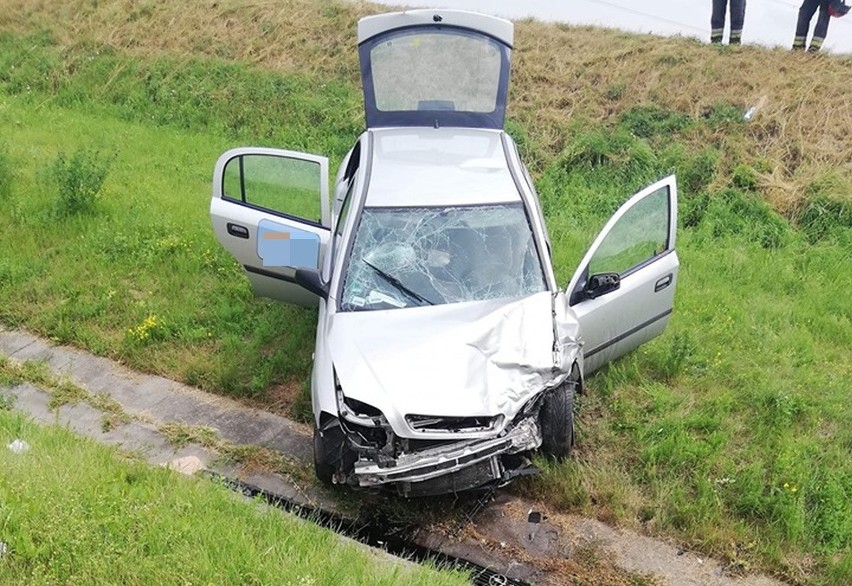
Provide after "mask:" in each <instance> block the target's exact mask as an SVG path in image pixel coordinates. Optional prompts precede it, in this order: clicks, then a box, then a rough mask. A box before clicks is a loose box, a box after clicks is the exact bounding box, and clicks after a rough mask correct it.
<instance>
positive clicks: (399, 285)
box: [361, 259, 435, 305]
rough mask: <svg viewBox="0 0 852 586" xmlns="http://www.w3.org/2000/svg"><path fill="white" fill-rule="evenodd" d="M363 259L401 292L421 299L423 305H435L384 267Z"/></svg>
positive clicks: (418, 299)
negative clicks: (381, 267)
mask: <svg viewBox="0 0 852 586" xmlns="http://www.w3.org/2000/svg"><path fill="white" fill-rule="evenodd" d="M361 260H362V262H363V263H364V264H365V265H367V266H368V267H370V268H371V269H373V270H374V271H376V273H377V274H378V275H379V276H380V277H381V278H383V279H384V280H385V281H387V282H388V283H390V284H391V285H393V286H394V287H396V289H397V290H398V291H401V292H403V293H405V294H406V295H408V296H409V297H411V298H412V299H415V300H417V301H419V302H420V304H421V305H422V304H423V303H427V304H429V305H435V304H434V303H432V302H431V301H429V300H428V299H426V298H425V297H423V296H422V295H420V294H419V293H416V292H414V291H412V290H411V289H409V288H408V287H406V286H405V285H403V284H402V281H400V280H399V279H397V278H396V277H394V276H392V275H389V274H388V273H386V272H385V271H383V270H382V269H380V268H379V267H377V266H376V265H374V264H373V263H371V262H370V261H368V260H364V259H361Z"/></svg>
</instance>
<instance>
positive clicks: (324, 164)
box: [210, 148, 330, 306]
mask: <svg viewBox="0 0 852 586" xmlns="http://www.w3.org/2000/svg"><path fill="white" fill-rule="evenodd" d="M210 219H211V221H212V222H213V231H214V232H215V233H216V238H217V239H218V240H219V242H220V243H221V244H222V246H224V247H225V248H226V249H227V250H228V251H229V252H230V253H231V254H232V255H233V256H234V258H235V259H236V260H237V262H239V263H240V264H241V265H242V266H243V268H244V269H245V271H246V275H247V276H248V278H249V281H251V285H252V288H253V289H254V293H255V295H257V296H259V297H271V298H273V299H278V300H281V301H285V302H288V303H293V304H296V305H304V306H313V305H316V304H317V297H316V295H314V294H313V293H310V292H308V291H307V290H306V289H304V288H302V286H300V285H298V284H296V281H295V278H294V275H295V272H296V269H297V268H310V269H316V270H319V269H320V267H322V259H323V256H324V254H325V251H326V248H327V244H328V240H329V234H330V231H329V228H328V226H329V224H330V216H329V204H328V159H326V158H325V157H318V156H316V155H308V154H304V153H295V152H291V151H283V150H278V149H268V148H239V149H233V150H230V151H228V152H226V153H225V154H223V155H222V156H221V157H219V160H218V161H217V163H216V168H215V170H214V171H213V197H212V199H211V201H210Z"/></svg>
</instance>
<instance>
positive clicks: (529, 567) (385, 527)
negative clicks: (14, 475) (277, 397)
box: [0, 329, 782, 586]
mask: <svg viewBox="0 0 852 586" xmlns="http://www.w3.org/2000/svg"><path fill="white" fill-rule="evenodd" d="M0 356H6V357H11V358H12V360H13V361H15V362H14V364H18V365H21V364H29V365H30V366H31V367H33V365H40V366H38V368H39V369H40V372H41V374H40V377H39V380H38V381H37V382H38V385H37V386H35V385H33V384H30V382H36V381H30V382H23V383H22V384H18V385H16V386H13V387H11V388H6V389H3V388H0V391H1V392H2V393H3V394H4V395H5V394H11V395H12V396H13V397H14V407H13V408H14V409H15V410H16V411H21V412H24V413H26V414H28V415H29V416H30V417H32V418H33V419H34V420H35V421H36V422H39V423H43V424H45V425H52V424H60V425H63V426H67V427H68V428H70V429H71V430H72V431H75V432H77V433H79V434H81V435H85V436H89V437H92V438H94V439H96V440H97V441H99V442H101V443H105V444H111V445H116V446H119V447H120V448H122V449H125V450H130V451H133V452H134V453H141V454H142V455H143V457H145V459H146V460H147V461H149V462H151V463H152V464H155V465H167V466H170V467H172V468H175V469H178V470H181V471H183V472H189V473H192V472H194V471H197V470H198V469H199V468H200V469H205V470H207V472H205V474H207V475H208V476H212V477H215V478H217V479H219V480H221V481H222V482H225V483H226V484H228V485H229V486H230V487H231V488H233V489H234V490H236V491H238V492H241V493H243V494H246V495H249V496H253V497H259V498H261V499H263V500H265V501H266V502H268V503H269V504H271V505H273V506H275V507H279V508H281V509H284V510H287V511H290V512H292V513H294V514H298V515H300V516H302V517H304V518H306V519H310V520H312V521H315V522H317V523H319V524H321V525H323V526H326V527H329V528H333V529H336V530H339V531H340V532H341V533H342V534H343V535H346V536H348V537H351V538H354V539H356V540H358V541H360V542H362V543H365V544H367V545H370V546H374V547H380V548H381V549H383V550H385V551H387V552H389V553H391V554H395V555H398V556H400V557H404V558H407V559H411V560H415V561H427V560H429V561H431V562H432V563H435V564H438V565H450V566H453V565H454V566H456V567H459V568H461V569H463V570H466V571H469V572H470V574H471V576H472V577H473V581H474V583H475V584H487V585H488V586H497V585H501V584H506V585H509V584H576V583H586V584H610V585H613V586H619V585H622V584H624V585H628V584H649V585H650V584H677V585H679V586H681V585H682V586H703V585H710V584H713V585H720V586H779V585H780V584H782V583H781V582H778V581H776V580H773V579H770V578H768V577H766V576H746V577H733V576H730V575H728V574H727V573H726V571H725V568H724V566H723V565H722V564H720V563H718V562H716V561H714V560H708V559H705V558H703V556H701V555H700V554H696V553H693V552H688V551H687V552H684V550H683V549H681V548H678V547H676V546H675V545H671V544H666V543H662V542H660V541H657V540H654V539H651V538H649V537H645V536H642V535H638V534H636V533H632V532H630V531H626V530H616V529H613V528H611V527H608V526H606V525H604V524H603V523H600V522H597V521H595V520H593V519H586V518H583V517H578V516H574V515H566V514H562V513H558V512H554V511H548V510H547V509H546V508H543V507H542V506H541V505H540V504H538V503H532V502H528V501H523V500H522V499H519V498H518V497H515V496H513V495H511V494H509V493H508V492H506V491H504V490H501V491H498V492H497V493H496V494H495V495H494V497H495V498H494V499H493V500H490V499H489V500H488V501H487V502H486V500H485V499H480V500H479V501H473V500H472V499H471V498H467V499H461V500H460V502H461V503H462V505H470V504H471V503H473V505H472V508H471V510H472V511H473V512H474V514H464V513H465V512H464V511H460V505H459V504H458V503H452V502H451V499H450V500H447V501H443V502H441V501H437V502H438V504H437V505H436V504H432V505H427V504H426V503H424V502H418V503H417V508H418V513H417V514H418V517H417V518H416V519H415V520H416V521H417V522H418V523H420V522H421V521H422V519H421V517H422V516H423V514H422V509H429V507H431V513H432V517H433V519H432V520H433V523H426V524H425V526H424V525H415V524H414V523H413V520H411V521H409V522H405V519H403V520H402V521H400V522H396V521H393V522H387V521H384V520H383V519H384V516H383V514H382V512H381V510H382V507H383V506H384V505H388V506H390V507H393V506H394V501H393V500H392V499H384V498H382V497H368V496H367V495H364V494H358V495H354V498H353V495H352V493H345V494H344V493H338V494H337V495H334V494H331V493H329V492H327V491H325V490H324V489H322V488H320V487H318V486H317V485H316V483H315V482H313V480H312V471H311V467H310V462H311V457H312V453H311V452H312V451H311V441H310V430H309V428H307V426H304V425H301V424H297V423H294V422H292V421H289V420H287V419H285V418H283V417H280V416H277V415H274V414H272V413H269V412H265V411H260V410H257V409H251V408H248V407H245V406H242V405H240V404H238V403H235V402H234V401H231V400H228V399H225V398H222V397H217V396H214V395H210V394H208V393H203V392H200V391H198V390H196V389H193V388H191V387H187V386H185V385H182V384H179V383H176V382H174V381H171V380H168V379H165V378H162V377H157V376H150V375H142V374H139V373H136V372H133V371H130V370H128V369H126V368H124V367H122V366H120V365H118V364H116V363H114V362H112V361H110V360H107V359H105V358H99V357H96V356H92V355H90V354H88V353H86V352H82V351H80V350H76V349H73V348H66V347H55V346H52V345H50V344H49V343H47V342H46V341H44V340H42V339H40V338H37V337H35V336H32V335H30V334H27V333H25V332H15V331H4V330H2V329H0ZM24 380H25V377H24ZM51 380H53V381H54V382H55V385H54V386H55V388H54V389H53V391H51V389H50V388H48V387H50V384H51V383H50V381H51ZM60 382H61V383H62V384H59V383H60ZM69 382H70V383H71V384H72V385H76V388H77V391H76V393H75V395H74V396H75V399H74V401H66V402H64V403H63V401H57V394H56V393H57V392H60V391H61V390H62V389H65V391H66V392H67V387H68V383H69ZM57 405H59V406H57ZM258 451H260V452H258ZM223 453H224V454H228V453H231V454H235V453H239V454H246V453H253V454H255V455H257V454H260V455H261V456H263V458H261V459H265V460H264V461H267V462H268V461H270V460H269V458H271V457H272V456H273V455H277V456H275V457H276V458H278V460H275V462H277V464H276V467H275V468H276V470H277V471H278V472H280V473H275V472H273V471H271V470H269V469H268V468H267V469H262V467H261V469H258V468H256V467H253V466H251V465H244V464H246V462H243V464H239V463H223V459H222V457H221V456H222V455H223ZM282 454H286V455H287V456H286V457H284V456H281V455H282ZM187 463H190V465H189V466H188V467H189V469H188V470H187V469H185V467H186V466H187ZM249 464H250V463H249ZM341 494H344V498H343V499H341V498H340V496H341ZM370 498H372V500H373V501H376V502H378V503H379V506H378V507H376V508H377V509H378V510H379V512H378V513H377V512H376V511H375V510H371V509H370V510H367V511H366V514H365V513H364V512H361V513H358V514H353V513H352V511H351V509H352V506H351V504H352V503H351V502H352V501H353V500H357V501H358V502H359V508H361V507H362V506H363V505H364V503H366V501H369V500H370ZM341 501H343V502H341ZM346 501H349V511H348V512H347V505H346ZM434 502H435V501H433V503H434ZM366 504H370V503H366ZM395 504H396V506H400V503H399V502H396V503H395ZM402 508H406V509H408V508H410V505H409V504H408V503H402ZM447 510H449V511H452V512H451V513H449V515H450V516H451V515H453V514H455V515H456V517H459V519H458V521H459V528H458V530H451V531H447V530H446V525H447V517H448V514H447ZM362 511H363V509H362ZM460 512H461V516H459V513H460ZM353 519H354V520H353ZM409 519H411V517H410V514H409Z"/></svg>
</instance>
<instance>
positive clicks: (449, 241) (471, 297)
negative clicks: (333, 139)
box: [210, 10, 679, 495]
mask: <svg viewBox="0 0 852 586" xmlns="http://www.w3.org/2000/svg"><path fill="white" fill-rule="evenodd" d="M512 42H513V26H512V23H510V22H508V21H506V20H502V19H499V18H494V17H491V16H485V15H481V14H475V13H471V12H464V11H458V10H411V11H406V12H397V13H391V14H382V15H378V16H370V17H367V18H364V19H362V20H361V21H360V22H359V23H358V51H359V55H360V63H361V76H362V83H363V91H364V105H365V114H366V131H365V132H364V133H363V134H362V135H361V136H360V137H359V138H358V140H357V141H356V142H355V145H354V146H353V148H352V149H351V150H350V151H349V153H348V154H347V155H346V157H345V158H344V160H343V162H342V164H341V166H340V169H339V171H338V173H337V176H336V177H335V179H334V183H333V184H332V185H329V176H328V160H327V159H326V158H325V157H322V156H317V155H312V154H305V153H299V152H292V151H286V150H278V149H270V148H253V147H246V148H238V149H233V150H230V151H228V152H226V153H224V154H223V155H222V156H221V157H220V158H219V160H218V162H217V163H216V167H215V171H214V175H213V196H212V201H211V204H210V215H211V218H212V222H213V229H214V231H215V233H216V236H217V238H218V240H219V241H220V242H221V243H222V245H223V246H224V247H225V248H226V249H227V250H229V251H230V252H231V254H233V256H234V257H235V258H236V259H237V261H238V262H239V263H240V264H241V265H242V266H243V267H244V268H245V272H246V275H247V276H248V279H249V280H250V281H251V284H252V287H253V288H254V291H255V293H256V294H257V295H260V296H265V297H271V298H274V299H279V300H281V301H284V302H287V303H293V304H297V305H303V306H309V307H317V309H318V312H319V322H318V326H317V335H316V348H315V354H314V367H313V373H312V376H311V394H312V404H313V414H314V461H315V467H316V473H317V476H318V477H319V478H320V479H321V480H323V481H325V482H328V483H341V484H347V485H350V486H353V487H386V488H390V489H392V490H395V491H397V492H399V493H400V494H403V495H430V494H441V493H450V492H456V491H462V490H467V489H472V488H477V487H484V486H495V485H500V484H503V483H506V482H508V481H509V480H511V479H512V478H513V477H515V476H517V475H519V474H523V473H524V472H525V471H526V470H527V466H528V464H529V461H528V460H527V458H526V456H527V455H528V454H529V453H530V452H531V451H534V450H539V449H540V450H542V451H544V452H545V453H547V454H551V455H553V456H555V457H566V456H568V455H569V454H570V452H571V448H572V445H573V442H574V429H573V403H574V396H575V394H576V393H578V392H580V391H581V390H582V385H583V379H584V377H585V376H586V375H588V374H589V373H591V372H593V371H594V370H596V369H598V368H600V367H601V366H602V365H604V364H606V363H608V362H609V361H611V360H613V359H615V358H617V357H618V356H620V355H622V354H624V353H625V352H628V351H630V350H632V349H634V348H636V347H637V346H639V345H640V344H642V343H643V342H645V341H647V340H649V339H651V338H653V337H654V336H656V335H658V334H660V333H661V332H662V331H663V330H664V328H665V327H666V324H667V322H668V319H669V316H670V314H671V312H672V306H673V300H674V292H675V284H676V280H677V272H678V266H679V265H678V258H677V254H676V253H675V226H676V223H677V222H676V218H677V187H676V183H675V178H674V177H673V176H672V177H668V178H666V179H663V180H662V181H659V182H657V183H655V184H653V185H651V186H649V187H648V188H646V189H644V190H643V191H641V192H639V193H637V194H635V195H633V196H632V197H630V198H629V199H628V200H627V201H626V203H625V204H624V205H623V206H622V207H621V208H620V209H619V210H618V211H617V212H616V213H615V215H614V216H613V217H612V218H611V219H610V220H609V222H608V223H607V224H606V226H605V227H604V229H603V231H602V232H601V233H600V235H599V236H598V237H597V239H596V240H595V241H594V242H593V244H592V246H591V248H590V249H589V250H588V252H587V253H586V255H585V256H584V257H583V259H582V262H581V263H580V265H579V266H578V267H577V270H576V272H575V274H574V276H573V278H572V279H571V281H570V283H569V284H568V286H567V288H562V287H560V285H559V284H558V283H557V282H556V278H555V276H554V271H553V266H552V261H551V246H550V241H549V239H548V235H547V228H546V226H545V222H544V217H543V215H542V210H541V205H540V203H539V201H538V198H537V196H536V192H535V188H534V187H533V184H532V181H531V179H530V176H529V173H528V172H527V170H526V168H525V167H524V164H523V163H522V162H521V160H520V158H519V156H518V150H517V147H516V146H515V143H514V142H513V141H512V139H511V137H510V136H509V135H508V134H506V133H505V132H504V131H503V123H504V117H505V112H506V98H507V94H508V89H509V69H510V61H511V53H512Z"/></svg>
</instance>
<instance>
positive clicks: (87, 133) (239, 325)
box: [0, 0, 852, 585]
mask: <svg viewBox="0 0 852 586" xmlns="http://www.w3.org/2000/svg"><path fill="white" fill-rule="evenodd" d="M364 10H366V9H365V8H364V7H352V6H350V5H341V4H331V3H329V4H322V5H319V6H315V5H314V4H312V3H307V2H302V1H297V0H290V1H288V2H284V3H283V4H282V3H255V4H252V5H251V6H242V3H240V2H224V3H223V2H219V3H204V2H198V3H193V4H190V5H182V6H177V5H176V6H170V5H161V4H156V3H145V2H142V3H128V2H118V1H113V2H101V3H99V4H98V5H97V6H95V5H91V4H89V3H85V2H83V3H79V5H72V6H70V7H69V6H67V5H66V4H65V3H61V2H53V1H48V2H43V3H41V4H40V5H39V6H38V8H37V9H36V8H33V5H31V4H30V3H27V2H21V1H17V2H14V1H10V0H0V15H2V16H0V28H2V30H3V32H2V33H0V92H2V94H0V95H2V96H3V97H2V101H0V126H2V128H3V129H4V132H3V135H2V141H3V143H4V144H3V145H2V147H0V153H2V154H0V173H2V174H3V175H2V176H0V197H3V198H4V200H5V201H4V204H3V205H2V206H0V222H2V224H3V226H4V229H3V230H2V231H0V246H2V250H3V253H2V255H0V319H2V321H3V322H4V323H6V324H8V325H12V326H22V327H26V328H29V329H31V330H34V331H38V332H41V333H44V334H47V335H49V336H51V337H53V338H55V339H58V340H60V341H63V342H69V343H73V344H76V345H79V346H82V347H86V348H89V349H91V350H94V351H96V352H99V353H102V354H106V355H110V356H114V357H117V358H120V359H122V360H124V361H125V362H127V363H129V364H131V365H133V366H135V367H138V368H141V369H145V370H153V371H158V372H161V373H164V374H166V375H169V376H173V377H176V378H180V379H182V380H185V381H188V382H190V383H193V384H197V385H199V386H201V387H202V388H205V389H208V390H212V391H215V392H223V393H227V394H231V395H234V396H239V397H248V398H253V399H256V400H261V401H264V402H265V403H267V404H276V405H277V406H281V405H282V404H283V406H284V407H285V408H289V409H294V410H295V413H296V414H302V415H304V412H305V402H304V400H303V399H304V396H305V395H304V394H305V389H304V386H302V389H301V392H299V391H296V390H295V389H297V388H298V386H299V384H300V381H303V380H304V379H305V377H306V376H307V373H308V370H309V367H310V352H311V349H312V343H313V331H312V328H313V326H314V323H315V321H314V319H315V318H314V317H313V315H312V314H311V313H310V312H308V311H303V310H300V309H295V308H287V307H283V306H279V305H276V304H274V303H268V302H264V301H258V300H254V299H252V298H251V293H250V291H249V288H248V286H247V283H246V282H245V280H244V279H242V278H241V277H240V276H239V272H238V271H237V270H236V268H235V266H234V264H233V263H232V262H231V261H230V260H229V258H228V257H227V255H226V254H225V253H224V252H223V251H221V250H220V249H219V247H218V245H217V244H216V243H215V241H214V239H213V236H212V234H211V233H210V230H209V224H208V220H207V210H206V208H207V202H208V197H209V177H210V172H211V168H212V164H213V162H214V160H215V158H216V156H217V155H218V153H219V152H220V151H222V150H224V149H225V148H228V147H230V146H236V145H239V144H251V143H254V144H263V145H271V146H284V147H286V148H290V149H294V150H307V151H310V152H317V153H323V154H327V155H329V156H330V157H331V158H332V160H333V163H334V162H336V161H338V160H339V159H340V157H341V156H342V155H343V154H344V152H345V150H346V149H347V148H348V147H349V145H350V144H351V143H352V141H353V140H354V138H355V137H356V136H357V133H358V132H359V129H360V128H361V126H362V124H363V122H362V117H361V107H360V102H359V100H360V94H359V89H358V86H357V63H356V55H355V52H354V50H353V44H354V23H355V20H356V18H357V15H358V14H359V13H361V12H363V11H364ZM517 37H518V40H517V47H516V52H515V63H514V71H513V76H514V77H513V90H512V92H513V93H512V101H511V103H510V116H511V121H510V130H511V131H512V133H513V134H514V135H515V137H516V139H517V140H518V142H519V144H520V145H521V148H522V150H523V151H524V154H525V157H526V160H527V161H528V162H529V163H530V165H531V167H532V170H533V172H534V175H535V176H536V181H537V185H538V188H539V191H540V195H541V198H542V200H543V203H544V206H545V211H546V214H547V217H548V224H549V228H550V231H551V237H552V240H553V244H554V251H555V256H556V264H557V267H556V268H557V273H558V275H559V277H560V279H561V280H563V281H567V280H568V278H569V277H570V274H571V272H572V270H573V266H574V264H575V263H576V262H577V261H578V259H579V256H580V254H581V252H582V250H583V248H584V247H585V246H586V245H587V244H588V243H589V242H590V240H591V238H592V237H593V236H594V234H595V233H596V231H597V230H598V229H599V228H600V226H601V225H602V224H603V222H604V221H605V219H606V218H607V217H608V216H609V214H610V213H611V212H612V211H613V210H614V209H615V208H616V207H617V205H618V204H619V203H620V202H621V201H623V200H624V199H625V198H626V197H627V196H628V195H630V193H632V192H634V191H636V190H638V189H639V188H641V187H643V186H644V185H645V184H647V183H650V182H651V181H652V180H653V179H656V178H658V177H660V176H662V175H664V174H667V173H669V172H671V171H675V172H677V174H678V177H679V181H680V187H681V226H680V231H679V244H678V250H679V254H680V257H681V260H682V271H681V277H680V282H679V289H678V296H677V301H676V312H675V316H674V318H673V319H672V323H671V325H670V330H669V332H668V333H667V334H666V335H665V336H664V337H662V338H660V339H658V340H656V341H655V342H653V343H652V344H650V345H648V346H647V347H646V348H644V349H643V350H641V351H640V352H637V353H635V354H633V355H631V356H629V357H626V358H625V359H623V360H621V361H619V362H618V363H616V364H615V365H613V367H611V368H609V369H608V370H606V371H604V372H602V373H600V374H599V375H597V376H595V377H594V378H593V379H592V380H590V381H589V385H588V387H589V391H590V392H589V394H588V396H587V397H585V398H584V401H583V405H582V406H581V411H580V419H579V427H580V429H579V449H578V452H577V457H576V458H575V459H574V460H572V461H571V462H568V463H565V464H561V465H553V464H547V463H544V462H542V465H544V467H545V472H544V474H543V476H542V477H541V478H539V479H536V480H533V481H530V482H527V483H525V484H522V485H517V490H521V491H524V492H527V493H529V494H532V495H535V496H539V497H541V498H543V499H545V500H547V501H548V502H550V503H552V504H553V505H555V506H560V507H565V508H570V509H572V510H580V511H583V512H585V513H587V514H592V515H596V516H598V517H600V518H603V519H607V520H612V521H614V522H616V523H621V524H624V525H628V526H634V527H638V528H641V529H643V530H644V531H647V532H648V533H650V534H658V535H667V536H673V537H675V538H677V539H679V540H681V541H683V542H684V543H686V544H688V545H690V546H692V547H695V548H698V549H701V550H702V551H705V552H708V553H713V554H716V555H721V556H723V557H725V558H726V559H728V560H729V561H730V562H731V565H732V567H733V568H745V569H748V568H758V569H764V570H769V571H772V572H775V573H777V574H779V575H783V576H786V577H787V578H789V579H791V580H794V581H798V582H802V583H814V584H838V585H839V584H847V583H849V582H852V504H850V503H852V458H850V453H852V425H850V422H852V408H850V406H849V402H848V392H849V389H850V388H852V360H850V356H852V327H850V325H852V302H850V301H849V294H848V291H849V290H850V288H852V272H850V271H849V267H850V265H852V262H851V261H852V197H850V193H852V168H850V161H852V146H850V145H852V141H850V140H849V137H850V136H852V105H850V102H849V100H848V88H849V87H852V60H850V59H848V58H837V57H828V56H816V57H814V56H809V55H791V54H789V53H788V52H786V51H771V50H765V49H760V48H754V47H743V48H740V49H728V48H718V47H707V46H702V45H700V44H698V43H695V42H692V41H687V40H682V39H656V38H651V37H642V36H633V35H627V34H622V33H617V32H607V31H599V30H592V29H583V28H572V27H557V26H545V25H540V24H536V23H521V24H520V25H519V26H518V34H517ZM758 102H762V103H763V106H762V108H761V109H760V110H759V112H758V114H757V116H756V117H755V118H754V119H753V120H752V121H751V122H749V123H744V122H743V121H742V113H743V112H744V111H745V110H746V109H747V108H748V107H749V106H750V105H752V104H754V103H758ZM80 149H83V150H82V151H81V152H82V153H83V154H84V155H86V156H87V157H88V159H89V161H88V163H85V164H84V165H83V166H84V167H85V168H87V169H90V170H92V172H95V171H97V170H98V168H99V162H100V163H102V162H109V164H110V166H109V170H108V174H107V176H106V181H105V183H104V186H103V192H102V196H101V198H100V199H99V201H98V203H97V205H96V207H95V209H94V210H93V211H92V212H88V213H81V214H71V213H68V211H67V208H68V206H67V205H63V204H61V203H57V202H58V201H60V197H59V195H58V193H59V192H60V189H59V188H60V186H61V184H62V181H63V180H62V179H61V177H63V176H65V177H67V174H66V175H62V174H61V173H59V174H58V175H59V177H60V179H57V173H56V172H55V170H56V168H57V165H56V163H55V161H56V159H57V156H58V155H59V153H60V152H64V153H66V154H67V155H68V156H69V157H70V156H71V155H73V153H76V152H78V151H80ZM95 151H97V152H98V153H100V154H99V155H97V154H95V155H93V154H92V153H94V152H95ZM51 169H54V172H53V173H51V172H50V170H51ZM67 181H68V179H66V182H67ZM294 395H295V397H294ZM299 397H301V400H300V399H299ZM294 405H295V407H294Z"/></svg>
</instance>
